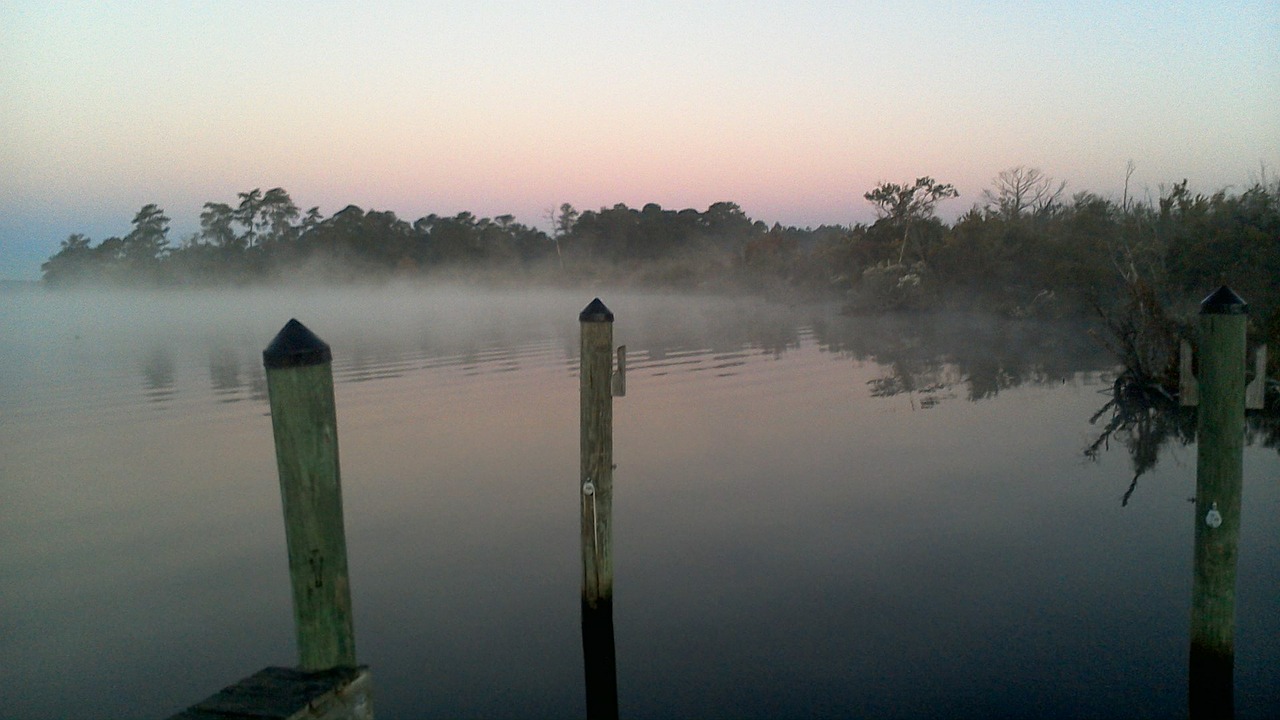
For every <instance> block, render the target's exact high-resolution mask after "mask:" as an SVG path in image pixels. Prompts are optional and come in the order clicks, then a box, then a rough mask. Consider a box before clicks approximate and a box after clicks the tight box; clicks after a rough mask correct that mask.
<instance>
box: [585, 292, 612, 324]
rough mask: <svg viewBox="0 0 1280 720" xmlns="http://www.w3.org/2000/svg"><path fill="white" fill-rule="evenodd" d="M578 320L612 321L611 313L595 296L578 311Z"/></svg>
mask: <svg viewBox="0 0 1280 720" xmlns="http://www.w3.org/2000/svg"><path fill="white" fill-rule="evenodd" d="M578 322H613V313H611V312H609V308H607V307H605V306H604V303H602V302H600V298H596V299H595V300H592V301H591V304H590V305H588V306H586V307H585V308H583V309H582V312H580V313H578Z"/></svg>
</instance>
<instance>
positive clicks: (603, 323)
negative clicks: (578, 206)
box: [578, 298, 626, 720]
mask: <svg viewBox="0 0 1280 720" xmlns="http://www.w3.org/2000/svg"><path fill="white" fill-rule="evenodd" d="M578 322H579V324H580V326H581V370H580V373H579V378H580V379H579V398H580V402H581V415H580V420H581V435H580V437H581V463H580V476H579V483H578V485H579V487H578V490H579V493H578V496H579V499H580V506H581V509H582V512H581V519H582V523H581V528H582V653H583V666H584V669H585V675H586V677H585V680H586V695H587V718H588V720H597V719H600V718H610V719H611V718H617V717H618V682H617V665H616V660H615V653H614V641H613V543H612V540H613V536H612V519H613V395H614V393H615V388H616V392H617V394H619V395H621V394H622V392H625V387H626V385H625V375H623V372H622V370H624V368H625V362H626V360H625V357H626V355H625V351H622V352H620V354H619V364H620V365H622V366H623V367H621V368H620V372H619V373H618V376H617V377H615V376H614V374H613V313H612V312H610V311H609V308H607V307H605V305H604V303H603V302H601V301H600V298H596V299H594V300H592V301H591V303H590V304H589V305H587V307H586V308H585V309H583V311H582V312H581V313H580V314H579V315H578Z"/></svg>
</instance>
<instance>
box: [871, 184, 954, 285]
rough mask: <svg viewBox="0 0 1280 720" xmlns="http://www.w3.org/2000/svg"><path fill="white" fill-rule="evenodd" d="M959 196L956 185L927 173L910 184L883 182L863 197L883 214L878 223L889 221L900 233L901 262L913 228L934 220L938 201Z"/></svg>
mask: <svg viewBox="0 0 1280 720" xmlns="http://www.w3.org/2000/svg"><path fill="white" fill-rule="evenodd" d="M959 196H960V193H959V192H958V191H957V190H956V189H955V187H954V186H952V185H950V184H948V183H940V182H938V181H936V180H934V179H933V178H931V177H928V176H925V177H921V178H916V181H915V183H913V184H911V185H906V184H901V185H900V184H898V183H880V184H879V185H877V186H876V187H875V188H873V189H872V190H870V191H868V192H867V193H865V194H863V196H862V197H863V198H865V199H866V200H867V201H868V202H870V203H871V204H872V205H874V206H875V209H876V214H877V215H878V216H879V217H880V220H879V221H878V222H877V224H880V223H887V224H889V225H890V226H891V227H892V228H893V229H894V230H896V231H897V232H899V233H901V235H902V240H901V245H900V249H899V251H898V264H902V263H903V262H904V261H905V259H906V253H907V244H908V242H909V241H910V239H911V233H912V230H914V229H916V228H918V227H919V226H921V225H922V224H925V223H927V222H928V221H930V220H932V219H934V210H935V208H936V207H937V205H938V203H939V202H942V201H943V200H947V199H949V198H955V197H959ZM923 254H924V249H923V248H921V255H922V256H923ZM920 259H923V257H921V258H920Z"/></svg>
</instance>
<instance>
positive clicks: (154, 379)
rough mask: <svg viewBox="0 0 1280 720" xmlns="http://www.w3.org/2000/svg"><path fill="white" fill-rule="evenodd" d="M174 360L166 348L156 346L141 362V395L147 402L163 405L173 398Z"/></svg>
mask: <svg viewBox="0 0 1280 720" xmlns="http://www.w3.org/2000/svg"><path fill="white" fill-rule="evenodd" d="M174 375H175V370H174V359H173V353H172V351H170V350H169V348H168V347H166V346H163V345H156V346H154V347H152V348H151V350H150V351H149V352H148V353H147V355H146V357H145V358H143V360H142V386H143V395H145V396H146V398H147V401H148V402H154V403H163V402H166V401H168V400H169V399H170V398H172V397H173V394H174V393H175V392H176V390H175V387H174Z"/></svg>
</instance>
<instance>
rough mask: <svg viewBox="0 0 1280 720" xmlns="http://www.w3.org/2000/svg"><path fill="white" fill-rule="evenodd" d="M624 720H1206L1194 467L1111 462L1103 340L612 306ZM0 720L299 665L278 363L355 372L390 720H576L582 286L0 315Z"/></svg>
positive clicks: (1274, 567)
mask: <svg viewBox="0 0 1280 720" xmlns="http://www.w3.org/2000/svg"><path fill="white" fill-rule="evenodd" d="M600 294H601V295H602V297H603V299H604V301H605V302H606V303H607V304H608V305H609V306H610V308H611V309H612V310H613V311H614V313H615V314H616V316H617V321H616V323H615V339H616V341H617V342H618V343H625V344H627V345H628V348H629V361H630V362H629V374H628V388H627V389H628V394H627V396H626V397H625V398H620V399H618V400H616V401H615V406H614V418H615V419H614V422H615V442H614V445H615V450H614V453H615V461H616V462H617V464H618V467H617V470H616V471H615V481H614V482H615V490H614V558H615V559H614V563H615V569H616V582H615V603H614V622H615V633H616V646H617V667H618V689H619V706H620V710H621V713H622V715H623V716H624V717H629V718H666V717H726V718H727V717H823V716H834V717H872V718H898V717H902V718H907V717H987V718H996V717H1078V718H1086V717H1090V718H1092V717H1152V718H1162V717H1180V716H1184V715H1185V696H1186V687H1185V686H1186V662H1187V643H1188V639H1187V638H1188V621H1189V609H1190V596H1191V549H1192V528H1193V526H1192V523H1193V521H1194V520H1193V517H1192V505H1191V504H1190V503H1189V502H1188V501H1187V500H1188V498H1190V497H1191V496H1192V495H1193V494H1194V489H1195V448H1194V446H1181V445H1176V444H1174V445H1171V446H1169V447H1167V448H1166V449H1165V450H1164V451H1163V453H1162V455H1161V457H1160V461H1159V464H1158V465H1157V467H1156V468H1155V469H1154V470H1153V471H1151V472H1149V473H1147V474H1145V475H1143V476H1142V478H1141V479H1140V481H1139V484H1138V486H1137V487H1136V490H1135V491H1134V493H1133V495H1132V497H1131V499H1130V500H1129V503H1128V505H1127V506H1123V507H1122V505H1121V498H1122V497H1123V496H1124V494H1125V492H1126V490H1127V489H1128V488H1129V484H1130V481H1131V480H1132V475H1133V473H1132V471H1131V469H1130V463H1129V459H1128V456H1127V454H1126V453H1125V451H1124V448H1123V447H1122V446H1121V445H1122V443H1121V439H1120V438H1117V439H1116V440H1115V442H1113V447H1112V449H1111V451H1110V452H1106V453H1104V454H1103V455H1102V456H1101V458H1100V459H1099V461H1097V462H1090V461H1087V460H1085V459H1084V457H1083V454H1082V450H1083V448H1084V447H1086V446H1087V445H1088V444H1089V443H1090V442H1091V441H1092V440H1093V438H1095V437H1096V436H1097V433H1098V432H1099V428H1098V427H1096V426H1094V425H1090V423H1089V418H1090V417H1091V416H1092V415H1093V413H1094V412H1095V411H1096V410H1097V409H1098V408H1099V407H1100V406H1102V404H1103V403H1104V402H1105V401H1106V399H1107V398H1106V396H1105V395H1102V394H1100V391H1102V390H1105V389H1106V388H1107V387H1108V386H1109V379H1110V377H1111V373H1112V372H1113V368H1112V367H1111V366H1110V361H1109V359H1108V358H1107V357H1106V356H1104V355H1102V354H1100V353H1099V352H1097V350H1096V349H1095V345H1094V344H1092V343H1091V342H1090V341H1089V340H1088V339H1087V338H1086V337H1085V336H1084V335H1083V333H1082V332H1081V330H1080V329H1079V328H1072V327H1064V326H1044V325H1039V326H1038V325H1035V324H1031V323H1025V322H1024V323H1012V322H1008V321H998V320H995V319H991V318H982V317H949V318H941V317H934V318H925V319H918V318H917V319H893V320H881V319H868V318H848V317H843V316H841V315H839V314H838V313H836V312H834V311H833V310H832V309H830V308H813V307H803V306H802V307H787V306H782V305H771V304H766V303H763V302H759V301H754V300H732V299H715V298H698V297H663V296H656V295H654V296H648V295H636V294H614V295H610V294H608V293H607V292H605V291H601V293H600ZM0 299H2V300H3V305H2V306H0V328H2V329H3V332H2V333H0V492H2V496H0V667H3V668H4V671H5V689H4V690H3V691H2V692H0V696H2V698H3V699H2V700H0V716H2V717H12V718H106V717H139V718H146V717H151V718H155V717H163V716H165V715H167V714H169V713H172V712H176V711H177V710H179V709H181V708H183V707H185V706H187V705H189V704H191V703H194V702H196V701H197V700H200V699H202V698H203V697H205V696H207V695H209V694H210V693H212V692H214V691H216V690H217V689H219V688H220V687H222V686H223V685H226V684H229V683H231V682H233V681H235V680H237V679H239V678H241V677H244V676H247V675H249V674H251V673H253V672H255V671H256V670H258V669H260V668H261V667H264V666H266V665H272V664H276V665H291V664H293V663H294V662H295V648H294V640H293V629H292V612H291V609H290V598H289V583H288V577H287V567H286V556H285V541H284V530H283V523H282V519H281V510H280V495H279V489H278V485H277V480H276V467H275V458H274V450H273V448H272V440H271V426H270V418H269V417H268V416H267V403H266V399H265V381H264V377H263V372H262V367H261V351H262V349H263V348H264V347H265V346H266V345H267V343H268V342H269V341H270V339H271V337H272V336H273V335H274V334H275V332H276V331H277V330H279V328H280V327H281V326H282V325H283V324H284V323H285V321H287V320H288V319H289V318H290V317H297V318H298V319H299V320H301V321H302V322H303V323H305V324H307V325H308V327H310V328H311V329H312V330H313V331H315V332H316V333H317V334H318V335H320V336H321V337H322V338H324V339H325V340H326V341H328V342H329V343H330V345H332V347H333V355H334V373H335V377H336V380H337V387H336V393H337V403H338V421H339V437H340V448H341V461H342V483H343V490H344V495H345V503H346V524H347V537H348V545H349V553H350V565H351V580H352V585H353V602H354V605H355V613H356V616H355V627H356V643H357V653H358V656H359V658H360V660H361V662H364V663H368V664H369V665H371V666H372V668H373V671H374V679H375V693H376V696H375V697H376V699H375V707H376V709H377V712H378V716H379V717H380V718H409V717H489V718H503V717H582V716H584V715H585V705H584V693H583V688H582V677H583V669H582V648H581V637H580V634H579V614H578V613H579V598H578V591H579V573H580V571H579V562H580V554H579V548H578V517H577V511H578V497H577V492H578V488H577V482H578V437H577V432H578V380H577V376H576V373H577V362H578V360H577V333H578V323H577V313H578V311H579V310H581V309H582V307H583V306H585V305H586V304H587V302H589V301H590V300H591V294H590V293H585V294H584V293H555V292H529V293H515V292H476V291H465V292H464V291H459V290H438V291H416V292H410V291H373V290H370V291H356V290H350V291H341V292H328V293H315V292H293V293H287V292H279V293H265V292H244V293H236V294H201V293H189V294H165V293H157V294H110V293H108V294H100V295H68V296H60V295H48V294H45V293H40V292H9V293H7V294H5V295H4V296H3V298H0ZM1278 571H1280V455H1277V452H1276V451H1275V450H1274V449H1265V448H1260V447H1250V448H1248V449H1247V450H1246V456H1245V487H1244V517H1243V533H1242V537H1241V545H1240V568H1239V581H1238V600H1237V613H1238V619H1237V654H1236V688H1237V690H1236V695H1237V708H1238V714H1239V716H1240V717H1249V718H1264V717H1275V716H1276V715H1277V713H1280V592H1278V591H1277V587H1278V584H1277V573H1278Z"/></svg>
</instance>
